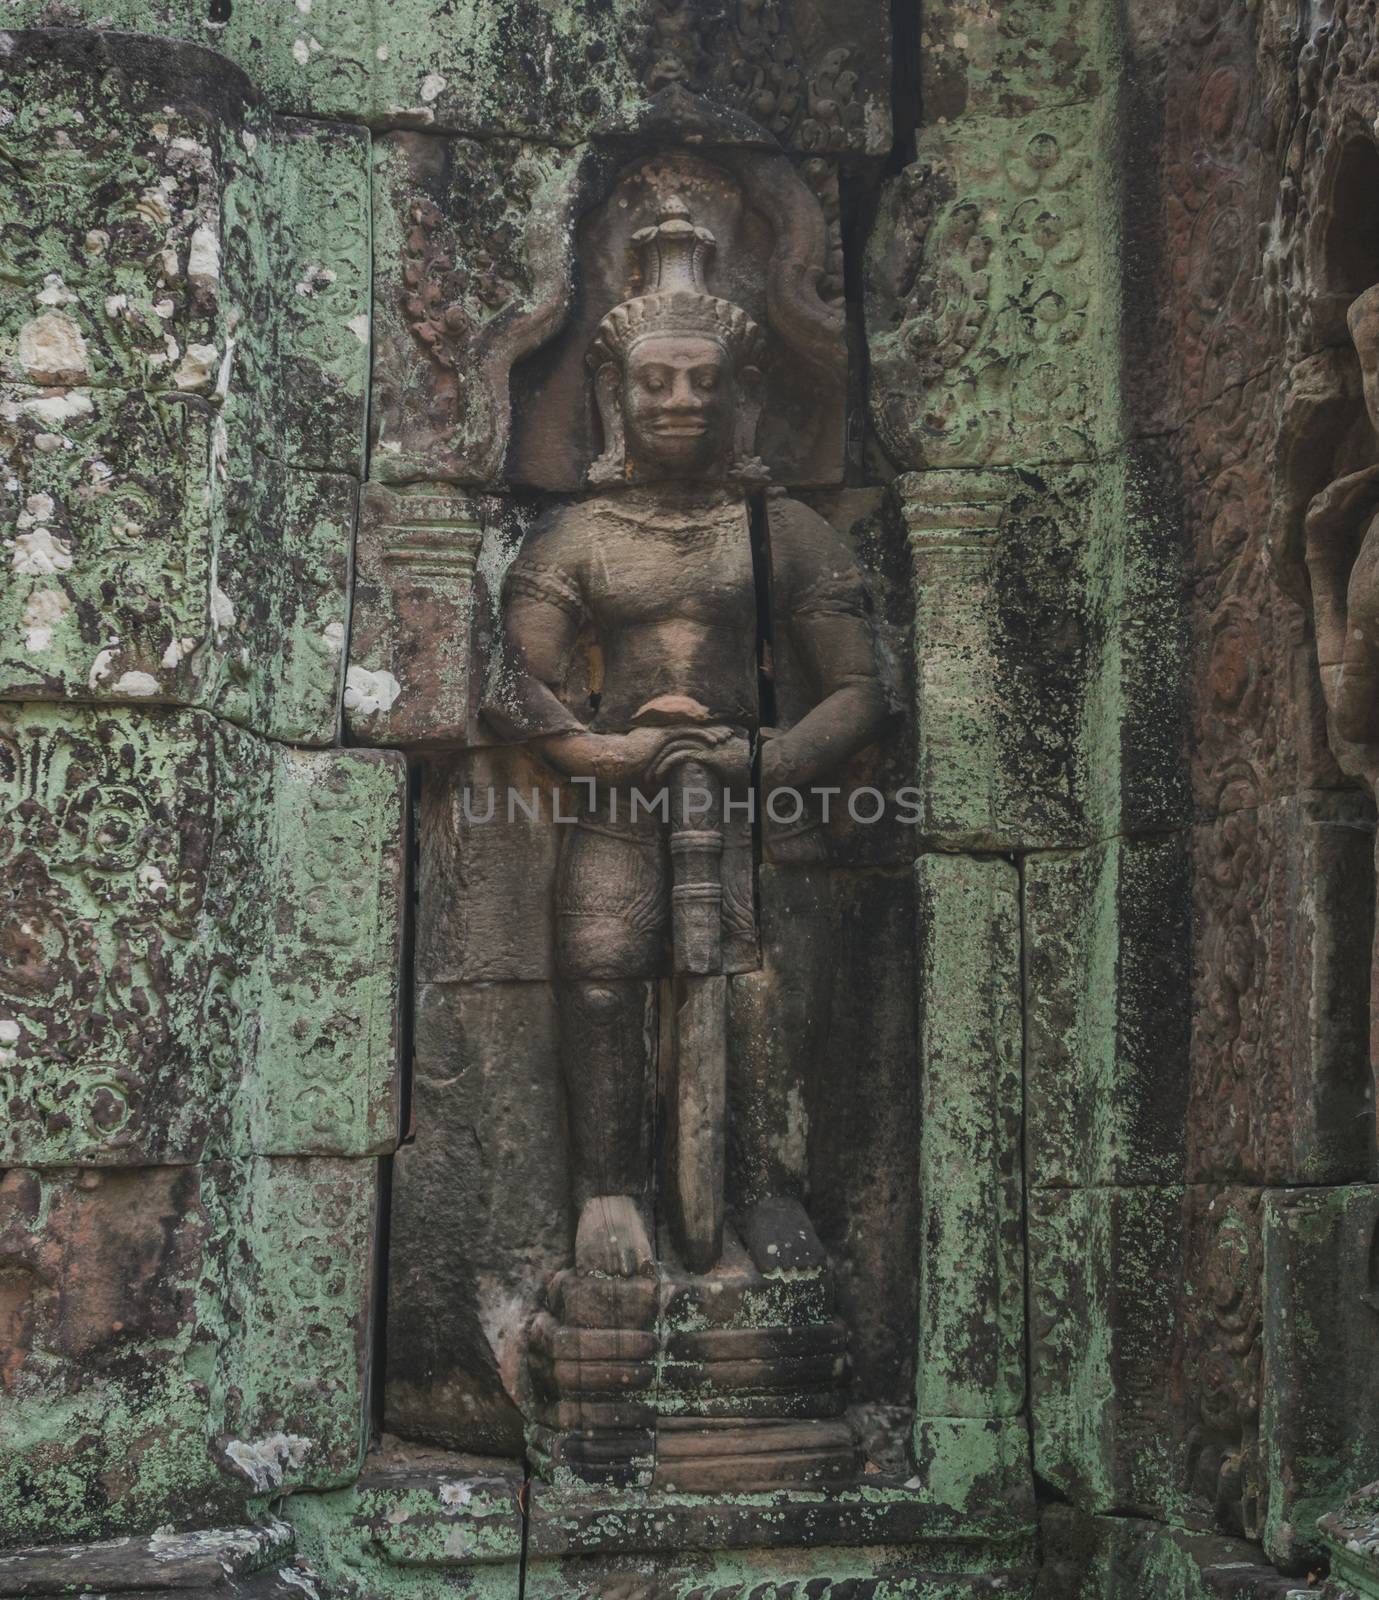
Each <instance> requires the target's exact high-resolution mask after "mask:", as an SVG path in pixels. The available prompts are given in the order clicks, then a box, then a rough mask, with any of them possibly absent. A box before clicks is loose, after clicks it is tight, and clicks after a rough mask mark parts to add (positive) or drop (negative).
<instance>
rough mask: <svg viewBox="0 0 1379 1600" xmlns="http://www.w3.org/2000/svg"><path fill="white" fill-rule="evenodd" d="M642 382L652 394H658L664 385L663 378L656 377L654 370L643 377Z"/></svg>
mask: <svg viewBox="0 0 1379 1600" xmlns="http://www.w3.org/2000/svg"><path fill="white" fill-rule="evenodd" d="M642 382H643V383H644V384H645V385H646V387H647V388H648V389H650V391H651V392H652V394H660V392H661V390H662V389H664V388H665V386H666V381H665V379H664V378H658V377H657V376H656V374H655V373H654V372H653V373H651V374H649V375H648V376H647V377H645V378H643V380H642Z"/></svg>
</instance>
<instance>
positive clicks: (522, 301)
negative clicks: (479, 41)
mask: <svg viewBox="0 0 1379 1600" xmlns="http://www.w3.org/2000/svg"><path fill="white" fill-rule="evenodd" d="M579 164H580V152H578V151H566V150H560V149H557V148H555V147H552V146H550V145H545V144H533V143H531V142H529V141H525V140H519V139H514V140H502V141H499V142H498V143H497V144H487V143H480V142H479V141H478V140H475V139H447V138H443V137H440V136H438V135H434V134H426V133H389V134H385V135H384V136H383V137H382V138H380V139H379V140H378V141H377V144H376V147H375V154H374V172H375V181H376V183H377V188H378V194H377V200H376V203H375V211H374V261H375V268H374V271H375V277H376V282H377V291H378V292H377V302H378V311H377V327H376V347H375V355H374V391H373V392H374V399H373V461H372V471H373V473H374V475H375V476H376V477H378V478H381V479H382V480H383V481H384V482H386V483H407V482H410V481H413V480H416V479H427V478H431V479H444V480H448V481H450V482H459V483H494V482H496V481H497V480H498V478H499V477H500V475H501V473H502V468H503V460H504V456H505V454H506V452H507V448H508V441H509V435H510V431H511V426H512V411H511V404H510V400H509V386H510V381H511V377H512V369H513V365H514V364H515V363H516V362H517V361H518V360H519V359H520V358H521V357H522V356H524V355H527V354H529V353H530V352H531V351H533V350H535V349H536V348H537V347H538V346H540V345H541V344H543V343H544V342H545V341H546V340H547V339H549V338H550V337H551V335H552V334H553V333H554V332H555V331H556V329H557V328H558V327H559V326H560V324H561V322H562V321H563V320H564V318H565V317H566V316H567V315H568V312H569V302H570V294H571V288H572V285H571V282H570V230H571V229H572V228H573V225H574V210H575V185H576V176H577V173H578V169H579ZM568 428H569V421H568V420H567V421H566V423H565V429H566V430H568Z"/></svg>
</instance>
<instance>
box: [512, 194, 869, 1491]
mask: <svg viewBox="0 0 1379 1600" xmlns="http://www.w3.org/2000/svg"><path fill="white" fill-rule="evenodd" d="M634 242H635V244H636V246H637V248H638V251H639V253H640V256H641V261H640V276H639V285H638V286H639V288H640V291H641V292H640V293H637V294H634V295H632V296H631V297H629V298H627V299H625V300H623V301H621V302H619V303H618V304H616V305H615V306H614V307H613V308H612V309H611V310H610V311H608V312H607V314H606V315H605V316H604V317H603V319H602V321H601V322H600V323H599V324H598V327H597V329H596V331H595V333H594V337H593V339H592V341H591V344H590V346H589V351H588V367H589V372H590V376H591V378H592V382H593V386H594V390H595V395H596V398H597V404H598V412H599V416H600V419H601V423H602V442H603V448H602V451H601V453H600V454H599V455H598V457H597V459H596V460H595V462H594V464H593V466H592V467H591V469H590V471H589V482H590V486H591V487H592V488H593V489H594V490H595V491H596V492H595V493H594V494H593V495H592V496H591V497H589V498H585V499H583V500H582V501H580V502H578V503H575V504H573V505H568V506H561V507H558V508H557V509H555V510H553V511H551V512H550V513H548V514H547V515H546V516H545V517H543V518H542V519H541V520H540V521H539V522H538V523H537V524H536V525H535V526H534V527H533V529H532V530H531V532H530V533H529V534H528V535H527V537H526V539H525V541H524V543H523V546H522V549H521V551H520V553H519V555H518V558H517V560H516V561H515V563H514V564H513V566H512V568H511V569H510V571H509V573H508V577H507V582H506V588H505V596H504V630H505V631H504V647H503V652H502V655H501V657H500V658H499V660H498V661H497V663H496V664H495V668H494V671H493V674H492V678H491V682H490V685H489V689H488V693H487V698H486V706H485V710H486V715H487V718H488V720H489V722H490V724H491V725H492V726H494V727H496V728H498V729H499V730H501V731H502V733H503V734H504V735H505V736H507V737H508V738H510V739H514V740H521V741H525V742H526V743H527V744H528V745H529V746H530V748H531V749H532V751H533V752H534V753H536V754H538V755H539V756H540V757H541V758H542V759H543V760H544V761H546V762H547V763H549V765H550V766H552V767H553V768H554V769H555V770H556V771H557V772H558V773H560V774H562V775H563V776H564V777H565V778H566V779H567V780H569V781H570V784H571V786H572V787H573V788H575V789H577V790H579V791H580V792H581V796H582V798H581V804H580V816H579V821H578V824H577V825H576V826H575V827H573V828H571V829H570V830H568V833H567V836H566V837H565V839H564V840H563V842H562V851H561V860H560V867H559V873H558V878H557V886H556V962H557V970H558V974H559V976H558V992H559V997H560V1017H561V1055H562V1061H563V1068H564V1077H565V1085H566V1094H567V1100H568V1104H569V1121H570V1133H571V1156H572V1169H573V1171H572V1180H573V1183H572V1186H573V1191H574V1198H575V1201H576V1205H577V1209H578V1225H577V1230H576V1238H575V1250H574V1264H573V1267H572V1268H571V1269H568V1270H566V1271H565V1272H562V1273H560V1274H558V1275H557V1277H556V1278H555V1280H554V1281H553V1282H552V1284H551V1285H550V1288H549V1291H548V1295H547V1301H548V1311H547V1312H546V1313H545V1314H544V1317H543V1319H542V1320H539V1321H538V1324H537V1326H536V1328H535V1330H534V1335H533V1344H532V1351H533V1356H532V1370H533V1377H534V1381H535V1386H536V1389H537V1392H538V1397H539V1399H538V1405H537V1410H536V1416H537V1425H536V1428H535V1432H534V1435H533V1446H534V1448H535V1449H536V1451H537V1453H538V1455H539V1456H540V1457H541V1458H543V1459H544V1460H545V1461H546V1463H547V1465H548V1468H549V1469H551V1470H559V1469H566V1470H569V1471H571V1472H573V1473H575V1474H576V1475H578V1476H580V1477H586V1478H594V1479H613V1480H615V1481H616V1480H621V1481H627V1480H630V1479H642V1480H643V1481H645V1480H647V1479H648V1478H649V1477H650V1475H651V1474H652V1472H653V1470H654V1472H655V1475H656V1481H657V1482H659V1483H663V1484H668V1485H669V1484H674V1485H678V1486H680V1487H682V1488H695V1487H703V1486H706V1485H709V1484H711V1483H718V1484H726V1483H727V1482H729V1481H734V1482H737V1483H738V1484H739V1486H756V1487H769V1486H772V1485H774V1484H778V1483H790V1482H802V1481H826V1480H830V1479H836V1478H838V1477H840V1476H845V1475H846V1474H847V1473H848V1472H850V1471H851V1470H852V1467H853V1447H852V1445H851V1443H850V1439H849V1437H848V1436H847V1430H846V1429H845V1428H844V1427H843V1426H842V1425H841V1424H840V1423H838V1422H837V1421H834V1420H831V1419H834V1418H836V1417H837V1415H838V1413H839V1411H840V1409H841V1406H842V1380H843V1378H844V1375H845V1371H846V1347H845V1332H844V1330H843V1328H842V1325H841V1324H840V1323H838V1322H837V1321H836V1319H834V1317H833V1314H832V1297H833V1288H832V1277H831V1272H830V1268H829V1264H828V1260H827V1257H826V1255H825V1252H824V1250H823V1248H822V1246H821V1245H820V1244H819V1241H818V1237H817V1235H816V1233H815V1231H814V1227H813V1225H812V1223H811V1222H810V1220H809V1217H808V1216H807V1214H806V1212H805V1210H804V1208H803V1206H802V1205H801V1204H800V1201H799V1198H798V1196H797V1195H796V1194H793V1193H786V1194H771V1193H759V1192H757V1191H756V1190H755V1189H752V1188H751V1186H750V1185H749V1186H748V1187H749V1190H750V1192H751V1199H752V1201H753V1203H752V1204H751V1206H750V1209H748V1210H747V1211H746V1213H745V1214H743V1215H734V1216H728V1215H727V1214H726V1201H725V1172H724V1168H725V1159H726V1156H725V1151H726V1142H725V1119H726V1110H725V1107H726V1101H727V1075H728V1071H729V1060H728V982H729V978H730V975H731V974H733V973H735V972H742V971H745V970H748V969H750V968H752V967H754V966H755V965H756V964H757V959H758V956H757V930H756V924H755V913H754V909H753V895H752V886H751V864H752V831H751V823H750V805H751V798H752V794H751V776H752V765H753V760H754V758H755V759H756V761H757V762H758V764H759V771H760V789H761V791H763V792H764V793H765V794H767V795H769V794H771V793H772V792H774V791H777V790H780V789H784V788H787V787H796V788H801V789H803V788H805V787H807V786H808V785H809V784H811V783H813V782H815V781H816V780H819V779H821V778H824V777H827V776H828V775H830V774H832V773H834V772H836V771H837V770H838V769H839V768H840V767H841V766H842V765H843V764H844V763H845V762H846V761H847V760H848V759H849V758H850V757H851V756H852V755H854V754H855V753H857V752H858V751H860V750H861V749H862V748H863V747H864V746H866V745H867V744H869V743H871V742H872V741H873V740H874V739H875V738H876V737H877V736H878V734H879V733H880V732H881V730H882V728H883V726H884V724H885V721H886V719H887V716H888V704H887V698H886V693H885V690H884V688H883V684H882V678H881V674H880V670H879V667H878V663H877V658H876V651H875V645H874V641H873V638H872V632H871V625H870V622H869V619H868V615H867V610H868V601H867V596H866V592H865V588H864V585H863V582H862V578H861V575H860V572H859V571H858V569H857V567H856V564H855V562H854V560H853V558H852V556H851V554H850V552H849V551H848V550H847V548H846V547H845V546H844V545H843V544H842V542H841V540H840V539H839V538H838V536H837V535H836V534H835V533H834V531H833V530H832V528H831V527H830V526H829V525H828V524H827V523H826V522H824V521H823V519H822V518H820V517H819V516H818V515H817V514H815V513H813V512H811V511H810V510H808V509H807V508H806V507H805V506H803V505H801V504H800V503H798V502H796V501H793V500H790V499H787V498H785V497H784V496H782V495H780V494H778V493H776V494H770V495H763V494H762V492H761V491H762V488H763V486H764V484H765V480H766V478H767V476H768V474H767V469H766V467H765V466H764V465H763V463H762V462H761V460H760V459H759V458H758V457H757V455H756V449H755V446H756V421H757V415H758V410H759V399H760V393H761V385H762V380H763V368H764V365H765V362H766V360H767V354H768V350H767V341H766V339H765V336H764V333H763V330H762V329H761V327H760V326H759V325H758V323H757V322H756V320H755V319H754V318H753V317H752V316H750V315H749V314H748V312H747V311H746V310H744V309H743V308H742V306H740V305H738V304H736V303H735V302H733V301H731V300H728V299H725V298H722V297H720V296H718V295H715V294H714V293H712V292H711V291H710V289H709V287H708V274H709V272H710V271H711V270H712V263H713V261H714V256H715V252H716V249H717V240H716V238H715V236H714V234H713V232H712V231H711V230H710V229H708V228H706V227H705V226H703V225H702V224H701V223H699V222H697V221H696V220H695V218H694V216H693V215H692V214H691V211H690V208H689V207H688V205H687V204H686V203H685V201H684V200H683V199H681V198H680V197H678V196H673V195H672V196H671V197H669V198H665V197H663V198H662V200H661V203H660V205H659V208H658V212H657V214H656V216H655V220H654V221H652V222H651V223H649V224H648V225H647V226H646V227H644V228H642V229H640V230H639V231H638V232H637V233H636V235H635V238H634ZM768 575H769V591H768V594H765V595H763V594H761V593H759V587H760V586H762V585H763V584H764V583H765V582H766V580H767V579H768ZM763 605H765V606H766V607H768V608H769V614H770V617H771V623H770V632H769V633H768V635H767V637H770V636H771V635H779V636H781V637H784V636H785V635H786V634H787V633H788V635H789V639H790V643H791V646H792V648H793V649H794V651H795V652H796V653H797V656H798V658H799V660H800V661H801V662H802V663H803V664H804V665H805V666H806V667H807V669H808V671H809V674H810V676H811V677H812V680H813V682H814V684H815V685H816V690H817V694H816V699H815V701H814V704H813V706H812V708H810V709H808V710H807V711H806V712H805V713H804V714H803V715H801V716H800V717H799V719H798V720H796V721H795V722H794V724H793V725H792V726H790V727H789V728H788V729H780V730H778V729H776V728H775V727H773V726H771V725H770V722H769V704H767V705H766V706H765V707H763V703H762V687H761V678H760V671H761V668H762V666H763V665H764V664H765V663H764V662H763V659H762V656H761V652H760V649H759V644H758V618H759V613H760V612H761V610H762V608H763ZM657 1040H659V1043H656V1041H657ZM658 1080H659V1082H658ZM657 1093H659V1104H660V1118H659V1121H658V1122H657V1123H655V1124H654V1123H653V1103H654V1098H655V1096H656V1095H657ZM740 1102H741V1096H740V1095H739V1096H738V1101H737V1104H738V1105H739V1106H740ZM744 1114H745V1115H747V1116H748V1117H750V1115H751V1112H750V1108H749V1109H748V1110H747V1111H746V1112H745V1113H744ZM653 1126H654V1127H655V1129H656V1137H655V1138H653ZM658 1167H659V1176H658ZM653 1194H654V1195H655V1196H656V1197H657V1199H658V1205H657V1210H658V1212H659V1214H660V1216H661V1218H662V1226H661V1228H660V1230H659V1233H658V1232H657V1230H655V1229H653V1227H652V1226H651V1221H652V1218H651V1209H652V1199H653ZM781 1269H785V1270H786V1271H787V1274H788V1277H787V1279H786V1280H781V1279H780V1278H779V1276H778V1274H779V1272H780V1270H781ZM768 1419H771V1420H772V1422H773V1427H772V1428H771V1429H766V1422H767V1420H768ZM792 1420H793V1422H794V1424H795V1426H794V1427H793V1428H792V1427H791V1426H788V1425H787V1424H789V1423H790V1422H792ZM800 1429H803V1430H804V1431H803V1432H800V1431H799V1430H800ZM724 1456H726V1457H728V1458H730V1460H729V1462H728V1463H727V1464H726V1465H725V1464H723V1463H722V1462H719V1461H717V1460H716V1458H718V1457H724Z"/></svg>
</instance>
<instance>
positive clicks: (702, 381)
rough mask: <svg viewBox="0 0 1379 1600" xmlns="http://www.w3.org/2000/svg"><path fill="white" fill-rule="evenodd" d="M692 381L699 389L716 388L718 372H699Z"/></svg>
mask: <svg viewBox="0 0 1379 1600" xmlns="http://www.w3.org/2000/svg"><path fill="white" fill-rule="evenodd" d="M694 381H695V384H696V385H697V386H698V387H699V388H700V389H706V390H707V389H716V388H717V387H718V374H717V373H716V372H701V373H699V374H698V376H697V377H696V378H695V380H694Z"/></svg>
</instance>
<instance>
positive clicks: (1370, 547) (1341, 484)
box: [1304, 284, 1379, 1068]
mask: <svg viewBox="0 0 1379 1600" xmlns="http://www.w3.org/2000/svg"><path fill="white" fill-rule="evenodd" d="M1346 322H1347V326H1348V328H1349V331H1350V337H1351V340H1352V342H1353V345H1354V348H1355V354H1356V356H1357V357H1358V359H1359V366H1360V377H1361V386H1362V392H1363V397H1364V411H1363V414H1361V415H1359V416H1357V417H1356V418H1355V420H1354V422H1353V424H1352V426H1351V428H1350V429H1349V431H1348V433H1347V435H1346V436H1345V437H1344V438H1343V440H1342V443H1341V445H1340V447H1339V449H1338V450H1337V452H1336V458H1335V465H1336V468H1337V469H1339V473H1338V476H1337V477H1336V478H1335V479H1333V481H1332V482H1331V483H1329V484H1328V485H1327V486H1326V487H1325V488H1324V489H1323V490H1322V491H1321V492H1320V493H1319V494H1318V495H1316V497H1315V498H1314V499H1313V500H1312V502H1311V504H1310V505H1309V507H1308V508H1307V514H1306V520H1305V523H1304V529H1305V553H1306V560H1307V571H1308V576H1309V578H1310V579H1311V585H1312V605H1313V619H1314V625H1315V629H1316V647H1317V662H1318V666H1319V667H1320V670H1321V681H1322V692H1323V694H1324V696H1325V699H1326V708H1327V727H1328V732H1329V735H1330V741H1331V746H1332V750H1333V753H1334V754H1335V756H1336V759H1337V761H1338V763H1339V765H1340V767H1341V769H1342V770H1343V771H1344V772H1346V773H1347V774H1349V775H1350V776H1352V777H1355V778H1359V779H1360V780H1361V781H1362V782H1363V783H1364V785H1365V786H1366V788H1367V789H1368V790H1369V792H1370V793H1371V794H1375V793H1376V792H1379V284H1376V285H1374V286H1373V287H1372V288H1370V289H1367V290H1366V291H1365V292H1364V293H1363V294H1361V295H1359V296H1358V297H1357V298H1356V299H1355V300H1354V301H1353V303H1352V304H1351V306H1350V309H1349V311H1348V313H1347V317H1346ZM1376 992H1379V961H1376V962H1375V963H1374V965H1373V966H1372V968H1371V976H1370V993H1371V1006H1370V1030H1371V1031H1370V1061H1371V1068H1373V1066H1374V1065H1375V1063H1376V1062H1379V1053H1376V1045H1379V1008H1376V1007H1375V1006H1374V1004H1373V997H1374V995H1375V994H1376Z"/></svg>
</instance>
